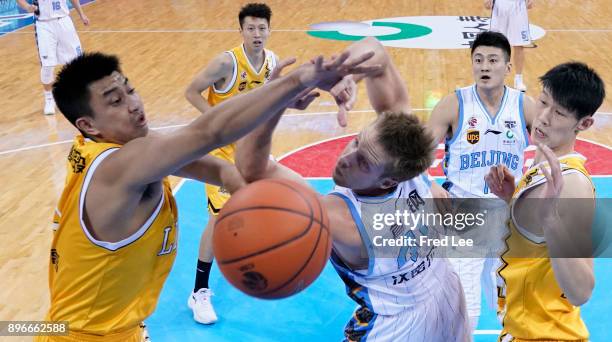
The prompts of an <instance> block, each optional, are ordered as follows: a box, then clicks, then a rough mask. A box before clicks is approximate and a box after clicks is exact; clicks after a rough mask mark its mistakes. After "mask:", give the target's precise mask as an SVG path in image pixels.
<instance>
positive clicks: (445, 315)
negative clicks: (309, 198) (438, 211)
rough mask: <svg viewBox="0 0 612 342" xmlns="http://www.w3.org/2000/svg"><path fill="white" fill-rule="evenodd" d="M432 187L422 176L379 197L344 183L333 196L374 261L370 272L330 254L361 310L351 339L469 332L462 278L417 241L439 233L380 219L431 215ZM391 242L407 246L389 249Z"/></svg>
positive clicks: (457, 337)
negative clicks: (343, 205) (346, 211)
mask: <svg viewBox="0 0 612 342" xmlns="http://www.w3.org/2000/svg"><path fill="white" fill-rule="evenodd" d="M430 187H431V184H430V182H429V180H428V179H427V177H426V176H417V177H415V178H413V179H411V180H408V181H405V182H402V183H400V184H399V185H398V186H397V188H396V189H395V190H394V191H393V192H392V193H390V194H387V195H384V196H381V197H367V196H360V195H358V194H356V193H355V192H353V191H352V190H351V189H348V188H344V187H340V186H336V187H335V189H334V191H333V192H332V193H331V195H334V196H338V197H340V198H342V200H343V201H344V202H345V203H346V205H347V207H348V208H349V210H350V212H351V215H352V218H353V221H354V222H355V225H356V226H357V227H358V230H359V235H360V237H361V240H362V241H363V244H364V246H366V251H367V258H368V261H369V263H368V267H367V268H366V269H361V270H358V269H353V268H351V267H349V266H347V265H346V264H345V263H344V262H343V261H342V260H341V258H340V257H339V256H338V255H337V254H336V253H335V252H332V258H331V262H332V265H333V266H334V268H335V269H336V271H337V272H338V274H339V275H340V278H342V280H343V281H344V283H345V285H346V292H347V294H348V295H349V297H351V299H353V300H354V301H355V302H357V304H358V305H359V306H358V307H357V309H356V311H355V314H354V315H353V317H352V318H351V320H350V321H349V322H348V324H347V325H346V327H345V330H344V334H345V337H346V339H347V340H348V341H440V342H442V341H464V340H465V337H466V336H468V335H469V333H467V331H468V330H469V322H468V319H467V317H466V316H465V312H464V310H465V301H464V298H463V293H462V290H461V286H459V285H458V284H459V279H458V276H457V274H456V273H455V272H453V270H452V267H451V266H450V265H449V264H448V261H447V260H446V259H445V258H440V257H439V256H437V255H436V248H435V247H434V246H433V244H431V245H430V244H428V243H424V244H420V243H419V241H425V240H424V239H431V240H436V239H438V238H439V236H438V235H437V233H436V231H435V230H434V229H431V228H429V227H428V226H427V225H425V224H418V225H414V226H413V225H412V223H410V224H406V223H408V222H400V223H403V224H396V223H394V224H393V225H391V226H384V227H380V226H378V225H380V223H381V222H379V221H377V219H376V215H377V214H378V215H380V214H382V213H396V212H399V213H419V212H422V213H431V212H433V210H434V208H433V202H432V201H431V200H426V199H431V192H430ZM401 238H404V239H403V240H398V239H401ZM390 240H394V241H404V242H405V244H403V245H399V246H389V245H386V246H384V244H385V241H390ZM408 241H415V244H413V245H411V244H410V243H409V242H408ZM419 245H420V246H419ZM453 285H455V286H453Z"/></svg>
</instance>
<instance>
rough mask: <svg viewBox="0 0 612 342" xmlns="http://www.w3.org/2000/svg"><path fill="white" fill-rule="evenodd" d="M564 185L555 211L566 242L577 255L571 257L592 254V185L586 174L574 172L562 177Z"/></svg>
mask: <svg viewBox="0 0 612 342" xmlns="http://www.w3.org/2000/svg"><path fill="white" fill-rule="evenodd" d="M563 181H564V187H563V190H562V192H561V196H560V197H561V198H560V199H559V204H558V208H557V211H558V213H559V216H560V218H561V224H562V225H563V227H560V228H561V229H563V230H564V231H565V232H567V237H568V238H567V243H568V244H572V247H573V248H571V250H575V251H576V253H577V255H572V256H573V257H590V256H592V241H593V240H592V232H593V227H592V225H593V218H594V215H595V199H594V198H593V191H592V185H591V183H590V181H589V180H588V179H587V178H586V176H584V175H582V174H579V173H574V174H569V175H565V176H564V177H563Z"/></svg>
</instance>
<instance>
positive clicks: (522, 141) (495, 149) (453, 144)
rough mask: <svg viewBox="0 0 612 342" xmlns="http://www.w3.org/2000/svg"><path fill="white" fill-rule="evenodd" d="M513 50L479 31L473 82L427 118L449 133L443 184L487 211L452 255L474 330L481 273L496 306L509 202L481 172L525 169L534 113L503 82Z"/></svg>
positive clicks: (442, 134)
mask: <svg viewBox="0 0 612 342" xmlns="http://www.w3.org/2000/svg"><path fill="white" fill-rule="evenodd" d="M510 53H511V48H510V44H509V43H508V40H507V39H506V37H505V36H504V35H503V34H501V33H498V32H483V33H481V34H480V35H479V36H477V37H476V39H475V41H474V43H473V45H472V50H471V56H472V72H473V76H474V80H475V84H474V85H471V86H469V87H465V88H461V89H458V90H457V91H456V92H455V93H454V94H450V95H448V96H446V97H445V98H444V99H442V101H440V103H439V104H438V105H437V106H436V107H435V108H434V110H433V112H432V114H431V117H430V120H429V123H428V125H429V127H430V128H431V129H432V131H433V132H434V136H435V139H436V140H437V141H439V140H441V139H442V138H445V143H446V156H445V159H444V164H443V168H444V171H445V174H446V182H445V183H444V187H445V189H447V191H448V192H450V196H451V197H454V198H473V199H480V200H478V201H477V200H471V201H463V202H464V203H467V204H464V207H463V209H464V210H466V211H470V212H474V211H478V212H480V213H482V214H484V215H485V224H484V225H482V226H481V227H480V228H478V229H474V230H471V231H470V230H468V231H465V232H463V233H462V237H464V238H471V239H473V241H474V243H475V245H477V246H479V248H476V249H470V250H467V249H463V250H461V249H457V252H458V253H456V254H454V256H455V257H451V258H450V261H451V264H452V265H453V267H454V268H455V271H457V272H458V273H459V277H460V278H461V283H462V285H463V289H464V292H465V295H466V302H467V310H468V314H469V316H470V321H471V322H470V323H471V325H472V329H475V328H476V326H477V324H478V319H479V317H480V307H481V275H482V281H483V283H484V284H485V290H486V291H485V295H486V296H487V297H488V298H489V299H490V302H491V304H493V303H494V302H495V296H496V292H495V289H496V281H495V273H494V269H495V265H496V264H497V262H498V261H497V260H498V254H499V252H500V251H501V246H502V244H503V240H502V237H503V234H504V231H505V229H506V228H505V222H506V217H507V208H506V205H505V203H504V202H503V201H500V200H499V199H495V196H494V195H493V194H492V193H491V192H490V191H489V189H488V188H487V185H486V183H485V181H484V177H485V175H486V174H487V173H488V171H489V169H490V168H491V167H492V166H494V165H506V166H507V167H508V169H509V170H511V172H512V173H513V174H515V175H521V174H522V170H523V164H524V156H523V152H524V150H525V148H526V147H527V145H528V133H527V129H528V128H529V127H530V125H531V121H532V120H531V118H532V117H533V105H534V104H533V100H532V99H531V98H529V97H527V96H525V95H524V94H523V93H522V92H520V91H518V90H515V89H512V88H509V87H506V86H505V85H504V78H505V76H506V75H507V74H508V73H509V72H510V68H511V64H510ZM517 179H518V178H517ZM435 196H436V197H439V196H441V195H438V194H435ZM484 199H486V200H484ZM485 257H488V258H486V259H485Z"/></svg>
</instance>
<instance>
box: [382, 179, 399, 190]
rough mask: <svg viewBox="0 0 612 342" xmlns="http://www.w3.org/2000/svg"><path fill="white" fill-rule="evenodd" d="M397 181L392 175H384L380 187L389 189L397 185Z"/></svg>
mask: <svg viewBox="0 0 612 342" xmlns="http://www.w3.org/2000/svg"><path fill="white" fill-rule="evenodd" d="M398 183H399V182H398V181H397V179H395V178H394V177H385V178H383V179H382V180H381V182H380V187H381V188H383V189H390V188H393V187H395V186H397V184H398Z"/></svg>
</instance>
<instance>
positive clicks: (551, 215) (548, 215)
mask: <svg viewBox="0 0 612 342" xmlns="http://www.w3.org/2000/svg"><path fill="white" fill-rule="evenodd" d="M538 149H539V150H540V152H542V154H543V155H544V157H546V161H547V162H548V167H550V171H549V170H548V168H547V165H541V166H540V169H541V170H542V173H543V174H544V177H546V183H544V184H543V185H542V187H543V188H542V191H539V192H537V193H534V195H535V196H536V198H541V199H544V200H543V201H539V202H538V203H539V204H540V208H539V211H540V213H541V215H542V219H543V220H548V219H556V218H558V215H559V214H558V213H557V204H558V203H559V197H560V196H561V190H563V185H564V181H563V174H562V173H561V164H560V163H559V160H558V159H557V157H556V156H555V154H554V152H553V151H552V150H551V149H550V148H549V147H548V146H546V145H544V144H538Z"/></svg>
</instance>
